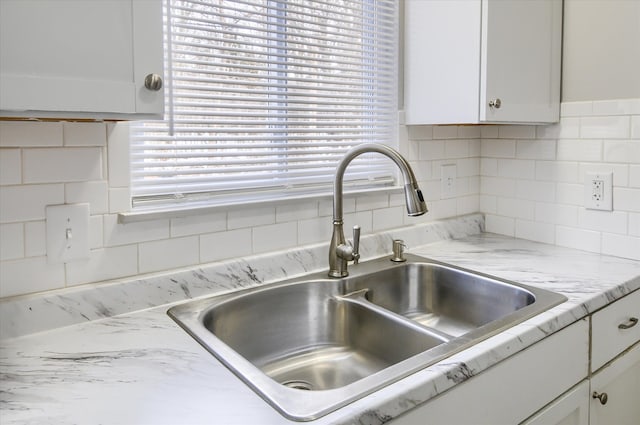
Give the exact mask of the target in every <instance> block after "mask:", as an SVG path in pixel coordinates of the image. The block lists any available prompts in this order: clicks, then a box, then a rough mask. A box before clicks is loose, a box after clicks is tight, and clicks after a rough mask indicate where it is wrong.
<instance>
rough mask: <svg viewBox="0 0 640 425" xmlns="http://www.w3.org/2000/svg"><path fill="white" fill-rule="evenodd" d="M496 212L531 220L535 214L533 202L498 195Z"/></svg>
mask: <svg viewBox="0 0 640 425" xmlns="http://www.w3.org/2000/svg"><path fill="white" fill-rule="evenodd" d="M496 213H497V214H498V215H501V216H505V217H515V218H523V219H526V220H533V218H534V216H535V203H534V202H533V201H528V200H524V199H513V198H500V197H498V203H497V211H496Z"/></svg>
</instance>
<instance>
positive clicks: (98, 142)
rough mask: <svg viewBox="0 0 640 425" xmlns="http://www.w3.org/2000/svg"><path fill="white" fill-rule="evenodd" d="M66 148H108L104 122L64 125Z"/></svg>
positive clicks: (67, 123)
mask: <svg viewBox="0 0 640 425" xmlns="http://www.w3.org/2000/svg"><path fill="white" fill-rule="evenodd" d="M63 137H64V145H65V146H106V144H107V130H106V126H105V123H103V122H65V123H63Z"/></svg>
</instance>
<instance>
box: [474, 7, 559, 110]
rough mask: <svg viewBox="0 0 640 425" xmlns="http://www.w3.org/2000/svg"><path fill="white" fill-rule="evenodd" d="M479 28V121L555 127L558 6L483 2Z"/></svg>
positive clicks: (557, 104)
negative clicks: (480, 38)
mask: <svg viewBox="0 0 640 425" xmlns="http://www.w3.org/2000/svg"><path fill="white" fill-rule="evenodd" d="M481 27H482V45H481V49H482V52H481V54H480V58H481V59H480V61H481V65H480V66H481V70H480V75H481V78H480V121H481V122H556V121H558V120H559V116H560V63H561V42H562V1H561V0H536V1H530V0H510V1H503V0H483V2H482V26H481ZM498 99H499V100H500V105H499V106H495V107H490V106H489V103H490V102H492V101H494V102H496V101H497V100H498Z"/></svg>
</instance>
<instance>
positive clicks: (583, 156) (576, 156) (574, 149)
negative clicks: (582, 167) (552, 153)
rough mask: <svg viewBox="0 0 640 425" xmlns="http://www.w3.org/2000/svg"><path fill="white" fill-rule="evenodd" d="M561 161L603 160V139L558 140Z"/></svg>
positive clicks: (558, 157)
mask: <svg viewBox="0 0 640 425" xmlns="http://www.w3.org/2000/svg"><path fill="white" fill-rule="evenodd" d="M557 155H558V156H557V159H558V160H559V161H602V140H583V139H576V140H558V153H557Z"/></svg>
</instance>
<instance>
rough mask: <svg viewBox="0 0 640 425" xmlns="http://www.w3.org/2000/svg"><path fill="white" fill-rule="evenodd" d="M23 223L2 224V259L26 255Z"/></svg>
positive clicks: (13, 258) (0, 244) (0, 250)
mask: <svg viewBox="0 0 640 425" xmlns="http://www.w3.org/2000/svg"><path fill="white" fill-rule="evenodd" d="M24 245H25V244H24V227H23V225H22V223H10V224H0V261H4V260H15V259H16V258H23V257H24Z"/></svg>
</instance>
